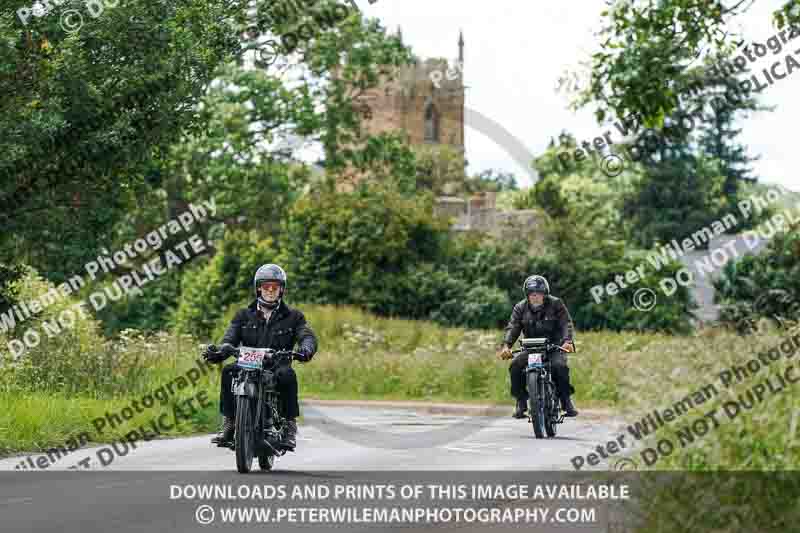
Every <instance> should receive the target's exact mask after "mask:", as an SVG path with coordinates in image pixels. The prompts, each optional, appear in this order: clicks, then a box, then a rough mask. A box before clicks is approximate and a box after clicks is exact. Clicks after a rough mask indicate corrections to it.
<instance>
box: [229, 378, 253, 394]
mask: <svg viewBox="0 0 800 533" xmlns="http://www.w3.org/2000/svg"><path fill="white" fill-rule="evenodd" d="M233 394H234V396H248V397H250V398H255V397H256V384H255V383H253V382H252V381H242V382H240V383H237V384H236V385H234V387H233Z"/></svg>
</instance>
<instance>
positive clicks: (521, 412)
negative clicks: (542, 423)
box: [511, 399, 528, 418]
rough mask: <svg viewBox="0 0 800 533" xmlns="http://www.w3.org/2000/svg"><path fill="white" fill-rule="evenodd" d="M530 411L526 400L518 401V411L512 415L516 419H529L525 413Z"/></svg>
mask: <svg viewBox="0 0 800 533" xmlns="http://www.w3.org/2000/svg"><path fill="white" fill-rule="evenodd" d="M527 410H528V401H527V400H524V399H517V409H516V410H515V411H514V414H513V415H511V416H512V417H514V418H527V415H526V414H525V411H527Z"/></svg>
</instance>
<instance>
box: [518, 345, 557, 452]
mask: <svg viewBox="0 0 800 533" xmlns="http://www.w3.org/2000/svg"><path fill="white" fill-rule="evenodd" d="M520 345H521V346H522V348H520V349H519V350H515V351H513V352H511V355H512V356H517V355H519V354H521V353H525V354H527V355H528V368H527V369H526V373H527V385H528V398H529V402H530V406H529V409H530V410H529V412H530V416H529V420H530V421H531V423H532V424H533V433H534V434H535V435H536V438H537V439H543V438H544V436H545V433H546V434H547V436H548V437H555V436H556V426H557V425H558V424H561V423H563V422H564V414H563V413H562V412H561V404H560V403H559V401H558V398H559V395H558V390H557V389H556V384H555V382H554V381H553V378H552V375H553V373H552V370H551V364H550V358H549V357H548V355H549V354H550V353H552V352H554V351H556V350H561V351H562V352H566V351H567V350H565V349H564V348H562V347H561V346H558V345H557V344H551V343H549V342H547V339H546V338H544V337H541V338H539V337H536V338H527V339H520Z"/></svg>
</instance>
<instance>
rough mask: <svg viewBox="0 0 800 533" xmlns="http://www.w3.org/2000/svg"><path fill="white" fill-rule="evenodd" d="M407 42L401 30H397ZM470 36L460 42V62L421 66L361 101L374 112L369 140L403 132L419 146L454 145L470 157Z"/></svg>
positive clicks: (407, 68)
mask: <svg viewBox="0 0 800 533" xmlns="http://www.w3.org/2000/svg"><path fill="white" fill-rule="evenodd" d="M397 34H398V37H399V38H400V39H401V41H402V34H401V30H400V29H399V28H398V30H397ZM463 65H464V35H463V33H462V34H460V35H459V39H458V62H457V63H456V62H455V61H452V62H448V61H447V60H446V59H441V58H433V59H427V60H425V61H421V60H419V59H417V60H415V62H414V64H413V65H407V66H404V67H403V68H401V69H398V70H397V72H396V73H395V79H394V80H390V81H387V82H386V83H384V84H382V85H380V86H379V87H377V88H374V89H370V90H369V91H367V92H366V93H365V94H364V95H363V96H362V97H361V101H362V102H363V103H365V104H367V105H368V106H369V108H370V113H368V114H367V117H366V118H365V119H364V121H363V122H362V129H363V131H364V134H365V135H372V134H377V133H381V132H384V131H390V130H402V131H404V132H405V133H406V134H407V135H408V137H409V141H410V143H411V144H412V145H414V146H419V145H449V146H452V147H453V148H455V149H457V150H459V151H460V152H461V153H463V152H464V89H465V87H464V83H463V81H464V78H463Z"/></svg>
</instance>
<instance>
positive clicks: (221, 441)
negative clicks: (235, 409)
mask: <svg viewBox="0 0 800 533" xmlns="http://www.w3.org/2000/svg"><path fill="white" fill-rule="evenodd" d="M234 427H235V420H234V419H233V418H230V417H228V416H226V417H225V419H224V420H223V421H222V429H221V430H220V432H219V433H218V434H217V436H216V437H214V438H212V439H211V443H212V444H216V445H217V446H219V447H224V446H227V445H229V444H230V442H231V441H232V440H233V430H234Z"/></svg>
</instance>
